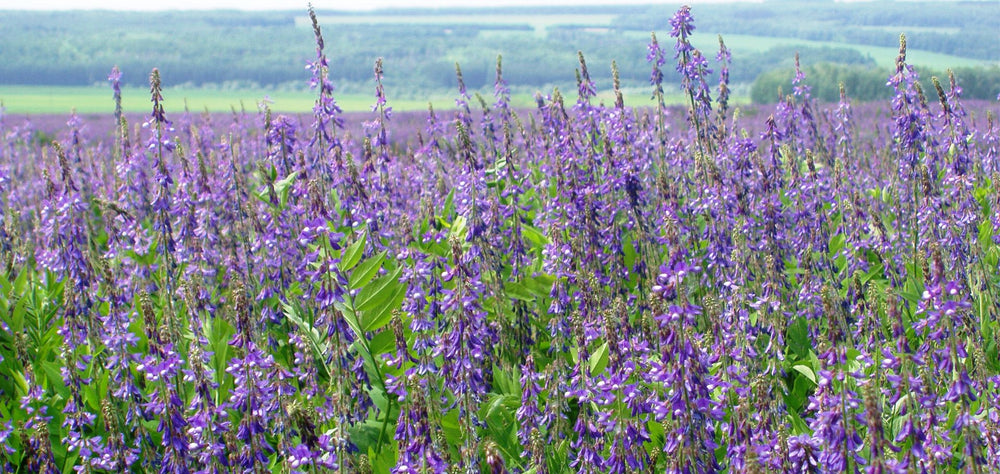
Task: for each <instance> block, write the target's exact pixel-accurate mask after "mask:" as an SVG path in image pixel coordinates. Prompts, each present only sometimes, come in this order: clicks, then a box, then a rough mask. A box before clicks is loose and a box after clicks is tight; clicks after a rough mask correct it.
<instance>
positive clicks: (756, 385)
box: [0, 7, 1000, 474]
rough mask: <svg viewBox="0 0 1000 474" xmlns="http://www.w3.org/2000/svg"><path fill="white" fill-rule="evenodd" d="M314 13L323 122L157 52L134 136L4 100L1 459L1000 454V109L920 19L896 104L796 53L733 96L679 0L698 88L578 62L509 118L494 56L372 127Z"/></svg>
mask: <svg viewBox="0 0 1000 474" xmlns="http://www.w3.org/2000/svg"><path fill="white" fill-rule="evenodd" d="M313 18H314V19H313V25H314V36H315V38H316V42H317V48H316V51H315V56H314V58H313V59H312V61H311V62H310V71H311V72H312V74H313V78H312V84H313V86H314V88H315V91H316V96H317V101H316V107H315V109H314V110H313V112H312V114H309V115H306V116H303V117H302V118H301V120H300V119H296V118H295V117H291V116H285V115H278V114H273V113H271V112H269V111H268V110H267V108H266V107H264V108H262V110H261V112H260V114H259V115H246V114H239V113H236V114H233V115H232V116H227V117H217V116H211V115H202V116H198V115H191V114H188V113H179V112H178V113H175V112H173V111H168V110H165V108H164V97H163V88H162V84H161V77H160V73H159V70H156V69H154V70H153V71H152V74H151V75H150V91H151V103H152V112H151V113H150V114H149V115H148V116H147V117H145V119H144V122H143V123H142V124H141V126H133V125H137V124H130V123H129V120H128V119H127V118H125V117H124V116H123V115H122V114H121V112H120V110H115V112H114V124H115V125H114V126H112V127H109V129H103V128H96V127H88V124H87V123H85V122H84V121H83V120H81V119H80V118H79V117H76V116H71V117H68V118H62V119H60V120H65V125H64V126H63V127H61V130H60V131H59V132H58V133H57V136H56V137H55V141H54V142H48V143H45V142H42V141H39V140H37V139H36V138H37V134H36V130H37V129H38V128H39V127H41V125H40V124H34V123H31V122H23V123H12V121H10V119H9V118H7V117H4V116H3V115H2V114H0V468H2V469H3V470H5V471H10V472H45V473H55V472H70V471H74V470H75V471H79V472H152V471H159V472H163V473H183V472H192V471H193V472H207V473H222V472H248V473H259V472H301V473H305V472H309V473H313V472H328V471H334V470H336V471H340V472H352V473H353V472H376V473H384V472H394V473H404V472H406V473H412V472H421V473H424V472H433V473H443V472H489V473H506V472H513V473H534V474H539V473H553V474H555V473H564V472H583V473H590V472H612V473H628V472H672V473H674V472H676V473H680V472H722V471H728V472H796V473H801V472H824V473H826V472H858V471H865V472H972V473H984V472H990V471H991V470H994V469H995V467H996V466H997V465H998V464H1000V353H998V345H997V339H998V334H1000V193H998V192H997V181H998V180H1000V154H998V149H1000V130H998V129H997V124H996V121H995V120H996V119H995V115H996V112H997V110H998V106H997V103H996V102H995V101H993V102H981V101H980V102H970V101H965V100H964V99H963V97H962V91H961V88H960V87H959V86H958V85H957V82H956V79H954V78H952V77H942V78H941V80H938V79H937V78H935V79H932V81H931V84H932V85H931V87H932V88H931V89H928V90H924V89H922V88H921V87H920V86H919V85H918V84H919V83H918V82H917V79H918V73H917V72H916V70H915V69H914V68H912V67H910V66H909V65H908V64H907V62H906V48H905V39H903V40H902V41H901V47H900V51H899V57H898V59H897V66H896V69H895V71H894V73H893V74H892V76H891V77H890V79H889V85H888V86H887V87H889V88H890V89H891V90H892V94H891V98H890V99H889V101H887V102H885V103H882V104H874V103H870V104H864V105H861V106H857V105H856V104H852V103H851V102H850V100H849V98H848V97H847V96H846V95H843V94H841V96H840V98H839V100H838V102H837V103H835V104H833V105H831V106H821V105H820V104H818V103H816V102H815V101H814V100H813V99H812V98H811V91H810V87H809V85H808V84H810V83H811V81H812V78H810V77H807V76H806V75H805V74H804V73H803V71H802V70H801V68H799V69H797V70H796V71H795V75H794V77H795V80H794V83H793V84H792V88H791V90H789V91H788V92H789V94H788V95H787V96H786V97H784V98H783V99H782V101H781V102H780V103H779V104H778V105H776V106H773V107H763V106H761V107H755V108H749V109H746V110H742V111H734V110H732V109H731V108H730V107H729V104H728V92H727V91H728V88H729V83H728V80H727V78H728V75H727V70H728V66H729V63H730V54H729V50H728V48H727V47H726V46H725V45H723V44H720V45H719V50H718V52H717V53H714V52H713V53H708V52H702V51H701V50H698V49H697V48H694V47H693V46H692V44H691V42H690V39H691V38H692V36H691V35H692V33H693V30H694V20H693V18H692V16H691V11H690V10H689V9H688V8H686V7H684V8H682V9H680V10H679V11H678V12H677V13H676V14H675V15H674V16H673V17H672V18H671V19H670V21H669V26H670V36H671V38H672V41H671V42H672V43H673V51H672V52H671V51H670V47H669V46H665V45H664V44H661V43H660V42H659V41H658V40H657V39H656V38H655V37H654V38H652V40H651V42H650V44H649V45H648V50H647V51H648V56H646V57H647V59H648V61H649V64H648V65H647V68H648V69H649V73H650V74H649V76H650V84H651V86H652V90H653V95H654V96H655V97H661V96H662V92H663V87H664V83H663V78H664V68H665V67H667V63H668V61H669V60H670V58H671V57H673V58H674V60H675V63H676V68H675V69H676V71H677V72H678V73H679V74H680V76H681V80H680V84H681V88H682V90H683V91H685V94H686V97H687V100H688V105H689V107H687V108H686V109H685V108H677V109H671V108H666V107H663V106H657V107H655V108H651V109H650V108H645V109H633V108H630V107H627V106H626V104H624V103H623V102H622V100H620V99H618V100H615V101H614V103H612V104H610V105H609V106H603V105H598V104H595V103H594V97H595V90H596V88H595V85H594V82H593V78H592V76H591V72H590V70H589V69H588V62H587V61H586V59H585V58H584V56H583V55H582V54H581V55H579V56H578V57H577V64H576V68H577V69H576V76H577V77H578V87H577V89H576V93H575V95H576V98H575V100H574V99H573V98H572V97H571V96H568V95H564V94H563V93H561V92H559V91H558V90H555V91H553V92H552V93H551V94H549V95H546V96H541V95H540V96H539V97H538V103H537V108H535V109H533V110H530V111H523V112H521V111H516V110H513V109H512V108H511V107H510V106H509V90H508V87H507V83H506V81H505V79H504V77H505V76H504V71H505V69H503V67H502V64H501V62H500V61H499V60H498V61H497V62H496V65H495V69H494V71H495V74H494V90H495V94H494V95H493V97H492V98H491V99H489V100H486V99H481V100H480V104H479V105H478V106H476V105H471V104H470V102H471V101H472V100H473V99H472V98H471V97H470V95H469V93H468V90H467V89H466V87H465V84H464V83H463V81H462V75H461V73H460V74H458V76H457V79H456V80H457V82H458V84H459V86H458V94H457V98H456V108H455V109H454V110H453V111H449V112H447V113H441V112H434V111H429V112H428V113H427V114H426V115H421V116H414V115H410V116H400V115H394V114H393V113H392V109H391V100H389V98H388V97H387V96H386V94H385V89H384V87H383V79H384V78H383V69H382V63H381V61H379V62H376V66H375V69H374V80H375V81H374V84H375V91H374V98H373V104H374V105H373V107H372V112H371V113H370V114H368V115H367V116H366V117H364V119H363V123H361V124H353V126H352V124H345V123H344V116H343V115H341V114H340V113H339V112H340V111H339V109H338V107H337V105H336V101H335V99H334V95H333V92H334V91H333V84H332V82H331V80H330V79H331V76H330V72H331V69H330V62H329V61H330V58H329V57H327V56H326V55H325V51H326V48H325V42H324V35H323V33H324V31H323V30H321V29H320V27H319V24H318V23H316V20H315V17H313ZM711 58H714V61H713V60H712V59H711ZM710 63H712V64H714V65H716V69H718V70H719V72H720V73H719V74H718V76H717V79H714V77H716V76H710V75H709V74H708V73H707V70H708V68H709V64H710ZM612 78H613V79H612V82H613V84H615V85H614V86H613V89H612V90H613V92H614V93H615V95H616V96H617V97H620V96H618V94H617V93H619V92H620V90H619V89H618V86H617V81H615V80H614V76H612ZM109 80H110V82H111V86H112V90H113V91H114V92H113V93H114V96H115V97H116V103H118V100H120V85H121V75H120V71H118V70H117V69H114V70H112V73H111V76H110V77H109ZM716 84H717V85H716ZM110 108H111V104H109V109H110ZM473 109H478V110H477V111H476V112H473ZM347 130H352V132H351V133H348V132H347Z"/></svg>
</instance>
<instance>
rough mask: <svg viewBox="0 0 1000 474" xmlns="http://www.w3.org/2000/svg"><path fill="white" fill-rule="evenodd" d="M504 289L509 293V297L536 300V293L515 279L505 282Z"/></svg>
mask: <svg viewBox="0 0 1000 474" xmlns="http://www.w3.org/2000/svg"><path fill="white" fill-rule="evenodd" d="M503 289H504V292H505V293H507V297H508V298H513V299H515V300H521V301H529V302H530V301H535V295H534V294H532V293H531V291H529V290H528V288H527V287H526V286H524V284H522V283H519V282H514V281H508V282H504V285H503Z"/></svg>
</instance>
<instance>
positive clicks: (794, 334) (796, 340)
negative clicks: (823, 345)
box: [785, 317, 812, 360]
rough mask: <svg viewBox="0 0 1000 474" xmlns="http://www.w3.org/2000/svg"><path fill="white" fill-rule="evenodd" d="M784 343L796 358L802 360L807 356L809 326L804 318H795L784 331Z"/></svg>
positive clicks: (810, 346)
mask: <svg viewBox="0 0 1000 474" xmlns="http://www.w3.org/2000/svg"><path fill="white" fill-rule="evenodd" d="M785 344H786V348H787V349H788V351H790V352H791V355H794V356H795V358H796V360H804V359H806V358H807V357H808V356H809V349H810V348H812V341H811V340H810V339H809V326H808V325H807V324H806V319H805V318H801V317H800V318H797V319H796V320H795V321H794V322H793V323H792V324H791V325H789V326H788V330H787V331H786V333H785Z"/></svg>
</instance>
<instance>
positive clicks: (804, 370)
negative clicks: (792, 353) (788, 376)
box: [792, 364, 818, 385]
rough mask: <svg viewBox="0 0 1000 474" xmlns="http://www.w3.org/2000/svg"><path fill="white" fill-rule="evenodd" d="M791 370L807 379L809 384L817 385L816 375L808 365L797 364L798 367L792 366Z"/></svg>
mask: <svg viewBox="0 0 1000 474" xmlns="http://www.w3.org/2000/svg"><path fill="white" fill-rule="evenodd" d="M792 370H795V371H796V372H798V373H800V374H802V375H804V376H805V377H806V378H807V379H809V381H810V382H812V383H813V385H818V384H817V382H816V373H815V372H813V369H812V367H809V366H808V365H805V364H798V365H793V366H792Z"/></svg>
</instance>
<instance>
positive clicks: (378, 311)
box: [361, 285, 406, 331]
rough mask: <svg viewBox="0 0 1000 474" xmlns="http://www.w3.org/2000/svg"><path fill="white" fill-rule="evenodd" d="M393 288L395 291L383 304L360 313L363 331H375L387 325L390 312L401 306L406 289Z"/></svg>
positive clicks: (400, 286)
mask: <svg viewBox="0 0 1000 474" xmlns="http://www.w3.org/2000/svg"><path fill="white" fill-rule="evenodd" d="M394 288H395V290H394V291H393V293H392V295H391V297H390V298H389V299H388V300H386V301H385V304H380V305H377V306H375V307H374V308H373V309H371V310H369V311H364V312H362V313H361V314H362V316H363V317H362V321H363V322H362V327H363V328H364V330H365V331H376V330H378V329H381V328H382V327H384V326H385V325H386V324H389V320H390V319H391V318H392V310H394V309H399V307H400V305H402V303H403V298H405V297H406V287H405V286H403V285H397V286H395V287H394Z"/></svg>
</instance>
